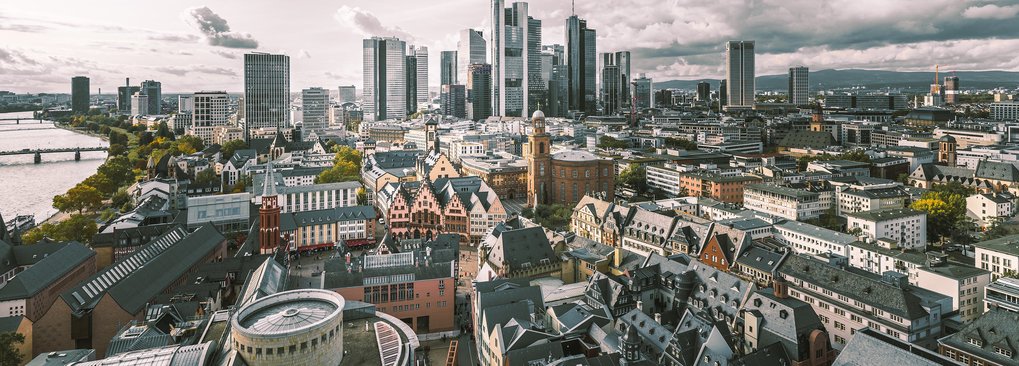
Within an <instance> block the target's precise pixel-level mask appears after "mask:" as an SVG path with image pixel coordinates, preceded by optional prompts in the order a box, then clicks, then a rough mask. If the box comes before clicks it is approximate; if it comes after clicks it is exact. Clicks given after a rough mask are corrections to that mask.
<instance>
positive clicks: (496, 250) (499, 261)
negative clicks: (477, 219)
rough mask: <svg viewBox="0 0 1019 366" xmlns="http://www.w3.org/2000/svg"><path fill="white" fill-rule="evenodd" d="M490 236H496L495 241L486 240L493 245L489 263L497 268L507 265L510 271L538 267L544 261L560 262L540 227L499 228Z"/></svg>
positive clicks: (489, 253)
mask: <svg viewBox="0 0 1019 366" xmlns="http://www.w3.org/2000/svg"><path fill="white" fill-rule="evenodd" d="M489 235H494V240H486V244H491V247H490V249H489V252H488V261H489V262H490V263H492V264H493V266H495V267H497V268H501V267H503V265H504V264H505V265H508V269H509V270H517V269H520V268H522V267H523V266H524V265H525V264H527V265H530V266H537V265H539V264H541V262H542V260H547V261H548V262H551V263H558V262H559V257H557V256H556V255H555V252H554V251H553V250H552V246H551V245H550V244H549V241H548V237H547V236H545V229H544V228H542V227H540V226H536V227H529V228H523V229H516V230H505V231H500V230H499V228H498V227H497V228H495V229H492V234H489ZM488 239H491V238H488Z"/></svg>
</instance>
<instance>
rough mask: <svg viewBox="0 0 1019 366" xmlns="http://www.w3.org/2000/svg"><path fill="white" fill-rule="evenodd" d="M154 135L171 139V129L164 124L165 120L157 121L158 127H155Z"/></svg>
mask: <svg viewBox="0 0 1019 366" xmlns="http://www.w3.org/2000/svg"><path fill="white" fill-rule="evenodd" d="M156 137H164V138H166V139H170V140H173V131H170V127H169V126H167V125H166V122H165V121H164V122H159V128H158V129H156Z"/></svg>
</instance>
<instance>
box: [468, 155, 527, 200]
mask: <svg viewBox="0 0 1019 366" xmlns="http://www.w3.org/2000/svg"><path fill="white" fill-rule="evenodd" d="M460 164H461V167H460V169H461V170H462V171H463V175H464V176H477V177H481V180H484V181H485V183H488V186H489V187H492V190H494V191H495V193H496V194H498V195H499V197H502V198H503V199H516V198H522V197H524V195H526V194H527V161H525V160H524V159H523V158H521V157H519V156H516V155H513V154H510V153H507V152H494V153H488V154H485V155H467V156H462V157H461V158H460Z"/></svg>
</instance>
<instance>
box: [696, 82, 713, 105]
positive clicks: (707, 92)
mask: <svg viewBox="0 0 1019 366" xmlns="http://www.w3.org/2000/svg"><path fill="white" fill-rule="evenodd" d="M710 100H711V84H709V83H708V82H707V81H702V82H699V83H697V101H698V102H707V101H710Z"/></svg>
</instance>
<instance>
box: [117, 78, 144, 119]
mask: <svg viewBox="0 0 1019 366" xmlns="http://www.w3.org/2000/svg"><path fill="white" fill-rule="evenodd" d="M139 91H141V87H137V86H131V78H127V79H126V81H125V85H124V86H121V87H117V111H119V112H120V113H125V114H126V113H131V96H132V95H134V93H137V92H139Z"/></svg>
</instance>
